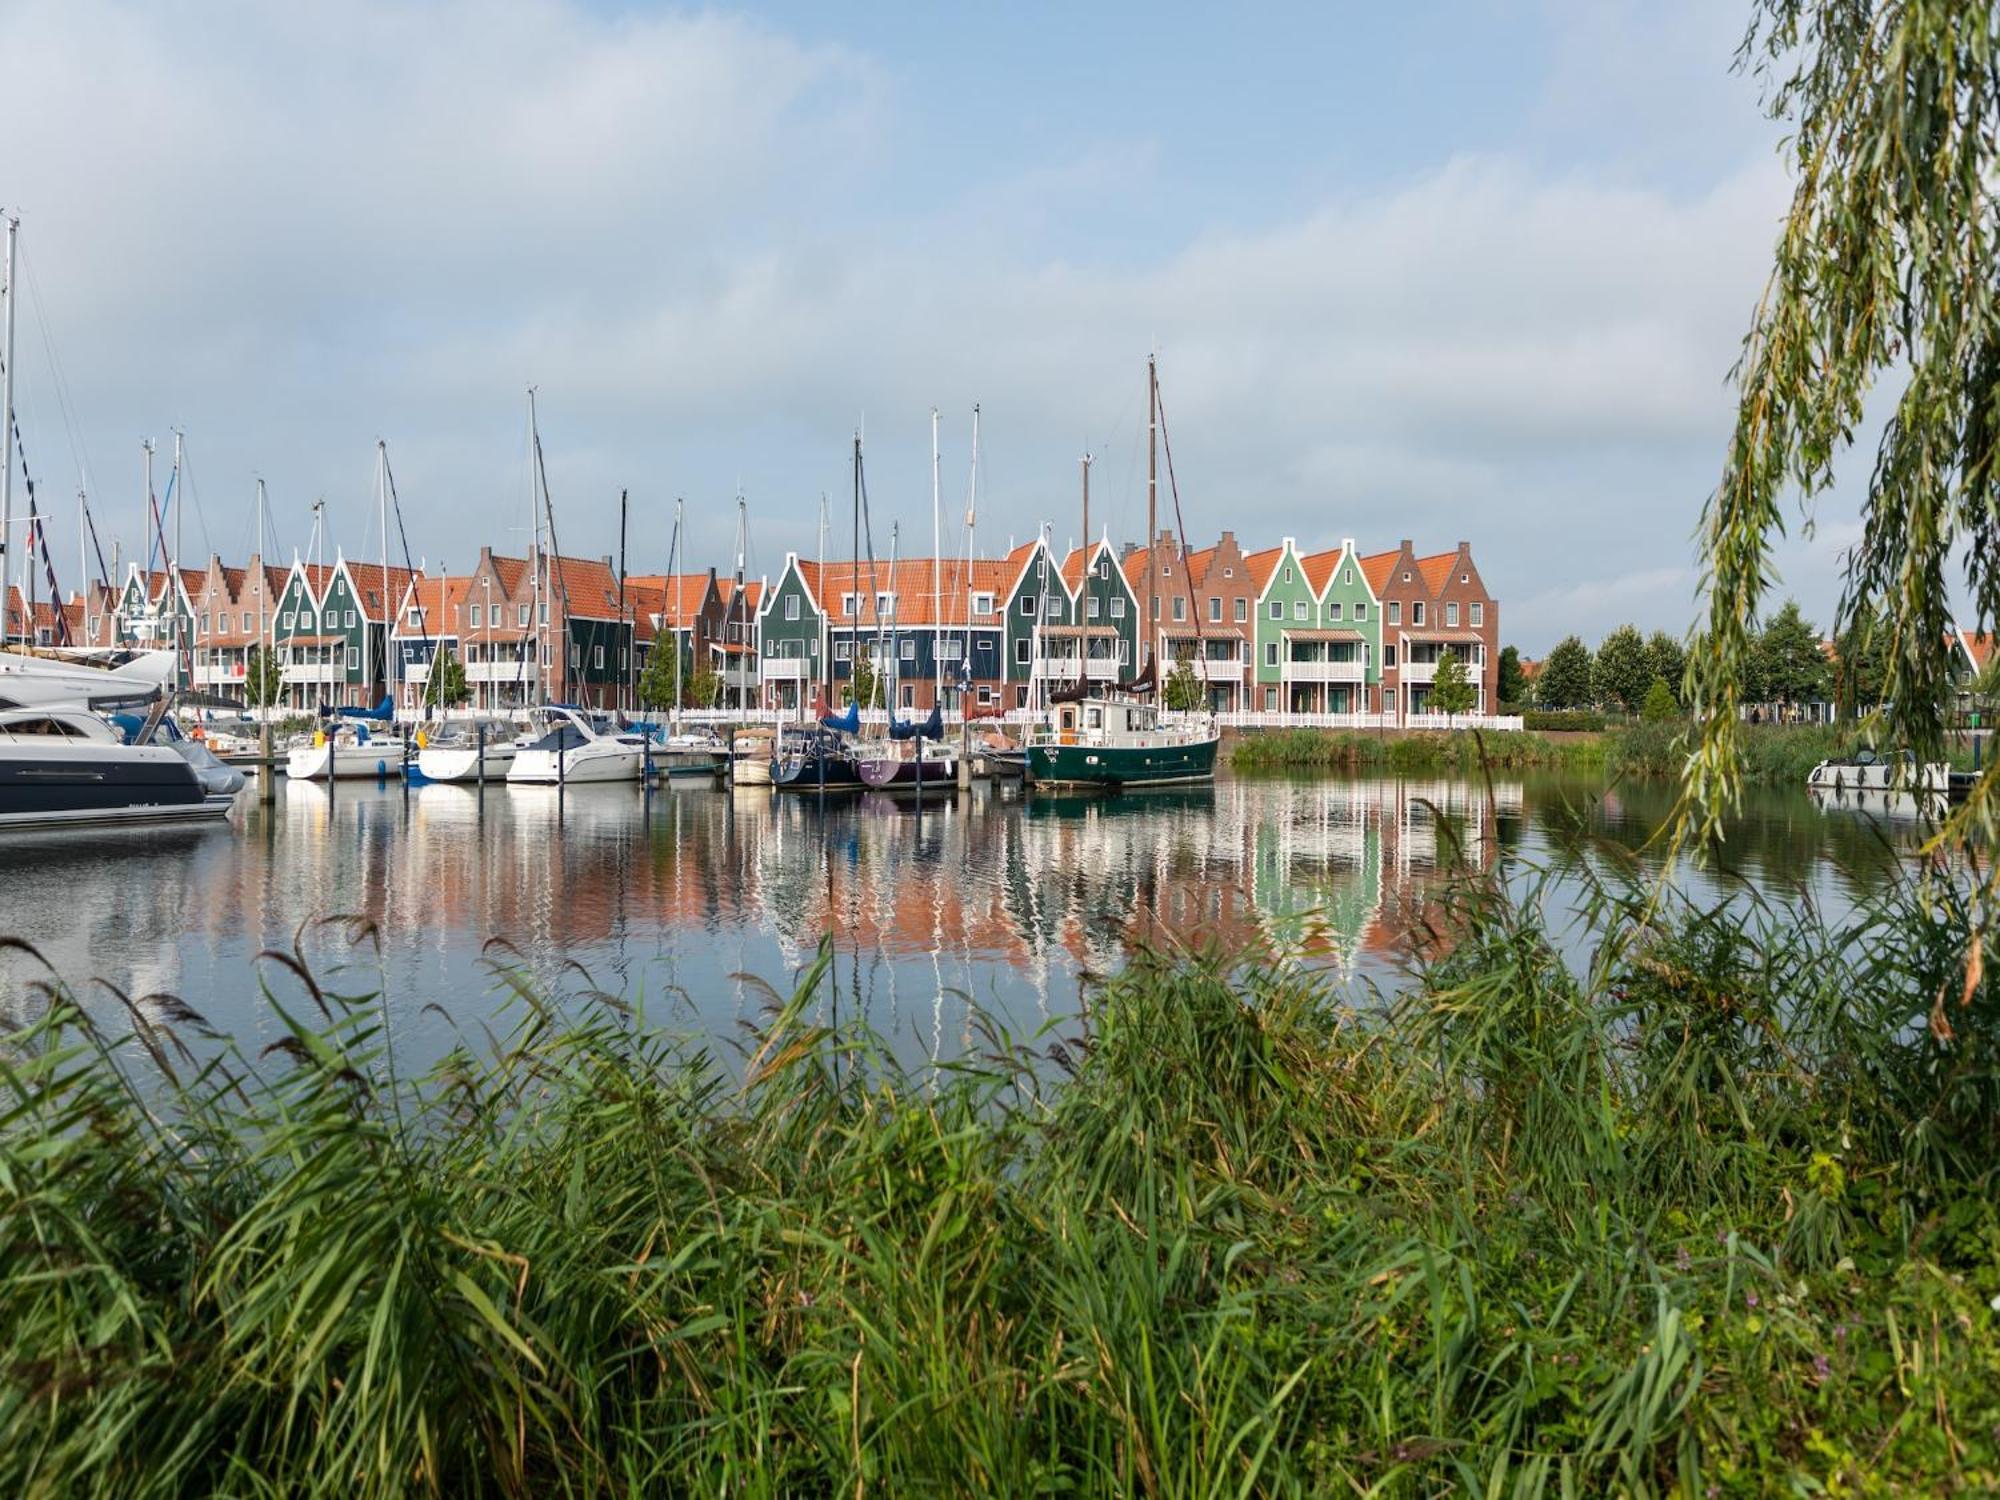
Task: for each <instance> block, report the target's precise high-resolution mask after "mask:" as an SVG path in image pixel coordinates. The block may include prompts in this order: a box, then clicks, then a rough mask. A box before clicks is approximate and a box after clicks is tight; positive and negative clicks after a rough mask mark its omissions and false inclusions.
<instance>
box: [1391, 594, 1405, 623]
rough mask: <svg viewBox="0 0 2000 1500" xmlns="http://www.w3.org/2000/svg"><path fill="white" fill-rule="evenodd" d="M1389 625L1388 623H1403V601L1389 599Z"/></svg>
mask: <svg viewBox="0 0 2000 1500" xmlns="http://www.w3.org/2000/svg"><path fill="white" fill-rule="evenodd" d="M1389 623H1390V624H1391V625H1400V624H1402V623H1403V601H1402V600H1400V599H1391V600H1390V601H1389Z"/></svg>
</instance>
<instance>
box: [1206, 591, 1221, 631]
mask: <svg viewBox="0 0 2000 1500" xmlns="http://www.w3.org/2000/svg"><path fill="white" fill-rule="evenodd" d="M1208 620H1209V623H1210V624H1211V625H1220V624H1221V623H1222V596H1221V595H1220V594H1210V595H1209V596H1208Z"/></svg>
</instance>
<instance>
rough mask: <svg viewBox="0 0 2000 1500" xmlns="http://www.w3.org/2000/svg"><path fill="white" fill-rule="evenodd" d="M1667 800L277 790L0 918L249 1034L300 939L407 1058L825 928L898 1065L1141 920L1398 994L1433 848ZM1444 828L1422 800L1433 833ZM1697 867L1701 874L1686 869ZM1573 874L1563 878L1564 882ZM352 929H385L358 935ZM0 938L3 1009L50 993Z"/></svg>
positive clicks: (1831, 821) (100, 969) (1860, 869)
mask: <svg viewBox="0 0 2000 1500" xmlns="http://www.w3.org/2000/svg"><path fill="white" fill-rule="evenodd" d="M1670 806H1671V791H1670V789H1668V788H1664V787H1624V788H1618V789H1615V790H1614V791H1612V792H1611V793H1609V794H1606V793H1604V792H1603V791H1602V789H1601V788H1600V786H1598V785H1597V784H1596V783H1592V782H1579V781H1575V780H1568V781H1565V780H1562V779H1557V778H1528V779H1521V778H1512V779H1502V780H1498V781H1496V782H1495V784H1494V786H1493V788H1492V795H1491V799H1490V801H1489V797H1488V792H1487V788H1486V787H1485V785H1484V783H1483V782H1469V781H1462V780H1456V779H1400V780H1399V779H1395V778H1376V779H1357V780H1313V781H1273V780H1261V779H1259V780H1235V779H1224V780H1222V781H1220V782H1218V783H1217V784H1216V785H1215V786H1214V787H1213V788H1209V789H1203V790H1200V791H1185V792H1175V793H1166V792H1161V793H1153V794H1146V795H1135V796H1128V797H1123V798H1115V799H1078V800H1067V799H1063V800H1051V799H1041V798H1034V799H1029V800H1027V801H1025V802H1024V801H1023V800H1022V799H1021V798H1020V797H1019V796H1018V795H1017V794H1015V793H1014V791H1013V790H1012V789H1007V790H1005V791H1002V790H999V789H996V788H993V787H989V786H982V787H979V788H977V789H976V791H975V793H974V795H972V796H971V797H970V798H969V799H968V800H967V801H965V802H963V803H959V802H957V801H953V802H952V803H950V804H949V805H947V806H943V807H939V806H936V805H932V806H930V807H928V808H927V809H926V810H925V812H924V813H923V815H922V816H921V817H919V816H917V814H916V813H915V812H914V811H913V810H911V809H910V808H909V807H907V806H904V807H898V806H895V805H894V804H892V803H889V802H888V801H886V800H883V799H878V798H875V797H873V796H869V797H863V798H857V797H852V796H849V797H846V798H844V799H829V801H828V802H827V803H826V804H824V805H823V806H822V805H821V804H820V803H819V802H818V801H817V800H816V799H813V798H811V797H790V796H774V795H773V794H771V793H770V792H768V791H766V790H762V789H758V790H752V789H744V790H740V791H736V792H727V791H721V790H717V789H714V788H711V787H709V786H707V785H706V784H703V785H700V786H674V787H671V788H666V789H662V790H661V791H659V792H657V793H656V794H654V795H653V796H652V797H651V798H647V797H645V796H644V795H643V794H641V793H640V792H639V791H638V790H637V789H636V788H632V787H618V786H597V787H578V788H573V789H571V790H569V791H568V792H567V793H566V794H560V795H559V794H558V793H557V792H556V791H555V790H554V789H541V788H532V789H531V788H516V787H506V786H495V787H492V788H490V789H488V790H487V791H486V792H485V794H484V795H483V796H482V795H481V794H480V793H478V792H477V791H475V790H471V789H467V788H462V787H455V786H425V787H418V788H412V789H410V790H409V791H407V792H406V791H405V790H404V789H403V788H402V787H401V786H400V785H389V786H384V787H376V786H367V785H360V784H342V785H341V786H340V787H339V788H337V789H336V790H335V791H334V792H333V793H332V794H331V795H329V793H328V791H327V789H326V788H325V787H324V786H323V785H302V784H295V783H289V782H286V783H282V784H281V785H280V787H279V792H278V800H277V803H276V805H275V807H272V808H265V807H263V806H261V805H260V804H259V803H258V802H257V801H256V800H255V791H254V789H253V790H252V791H250V792H247V793H246V794H245V796H244V798H243V800H242V803H241V804H240V806H239V808H238V810H237V812H236V813H235V814H234V815H233V816H232V819H231V821H230V823H229V824H228V825H227V826H218V827H212V828H208V829H201V830H196V829H175V830H161V831H155V832H141V833H135V832H130V831H127V832H120V833H105V834H80V833H69V834H62V835H50V836H45V837H37V838H10V839H7V840H4V841H0V892H4V905H3V906H0V934H11V935H14V936H18V937H21V938H24V939H26V940H28V941H30V942H32V943H34V944H35V945H36V946H37V947H38V948H39V949H40V950H41V952H42V953H43V954H44V955H45V956H46V957H47V959H48V960H49V962H50V963H51V964H52V965H53V966H54V967H55V969H56V970H57V971H58V972H59V973H60V974H61V975H62V976H63V978H64V980H65V981H66V982H68V983H69V984H70V985H71V987H72V988H73V989H74V990H77V991H78V992H79V993H80V995H81V997H82V998H83V1000H84V1001H85V1003H86V1004H87V1005H88V1006H89V1007H90V1008H91V1010H92V1011H93V1013H95V1014H97V1015H99V1016H100V1017H101V1018H103V1019H104V1020H105V1021H106V1023H107V1024H109V1025H111V1026H113V1027H116V1028H117V1029H118V1030H119V1031H121V1032H122V1031H123V1030H124V1029H125V1021H124V1017H123V1012H122V1008H121V1006H120V1004H119V1002H118V1001H117V1000H116V999H115V998H114V997H113V996H112V995H111V994H110V992H109V991H108V990H107V989H105V988H103V987H102V985H100V984H97V983H93V982H91V981H99V980H101V981H105V982H108V983H109V984H112V985H116V986H117V987H118V988H119V989H121V990H123V991H124V992H126V993H127V994H129V995H132V996H135V997H136V996H142V995H147V994H152V993H160V992H164V993H170V994H174V995H178V996H180V997H182V998H183V999H184V1000H186V1001H187V1002H189V1003H190V1004H192V1005H193V1006H194V1007H195V1008H196V1009H197V1010H199V1011H200V1012H201V1013H202V1014H203V1015H204V1016H205V1017H206V1018H207V1019H208V1021H209V1022H210V1023H211V1024H212V1025H214V1026H216V1027H217V1028H219V1029H222V1030H225V1031H227V1032H231V1033H233V1034H235V1035H236V1036H237V1037H238V1038H240V1039H241V1040H242V1041H244V1042H245V1043H246V1044H248V1045H250V1046H251V1047H252V1048H253V1049H255V1048H258V1047H261V1046H263V1045H265V1044H266V1043H268V1042H270V1041H273V1040H276V1039H277V1038H279V1037H281V1036H283V1035H284V1028H283V1024H282V1022H281V1020H280V1019H279V1017H278V1016H277V1015H276V1013H275V1012H274V1010H273V1007H272V1004H271V1001H270V1000H269V999H267V998H266V997H265V996H264V995H263V994H262V993H261V989H260V985H261V984H268V985H269V987H270V990H271V998H272V999H275V1000H276V1002H277V1003H278V1004H280V1005H283V1006H285V1007H287V1008H289V1009H291V1010H292V1011H293V1012H294V1013H295V1014H310V1003H309V1002H308V1001H307V1000H306V999H305V998H304V991H303V988H302V986H301V983H300V981H299V980H298V979H297V978H296V977H295V976H293V975H291V974H289V973H287V972H286V971H285V970H284V969H283V968H282V967H281V966H279V965H277V964H275V963H273V962H272V961H270V960H268V959H266V960H263V961H261V962H260V961H258V959H257V955H258V954H260V953H261V952H263V951H264V950H267V949H280V950H291V949H292V948H293V947H294V944H295V943H296V944H297V949H298V952H299V953H300V955H301V956H302V957H303V959H304V960H305V962H306V963H307V964H308V965H309V966H310V967H311V968H312V969H313V971H314V972H315V973H316V974H318V975H320V976H322V978H323V979H324V980H325V982H327V983H329V984H330V985H331V987H333V988H335V989H337V990H342V991H344V992H349V993H374V992H378V991H379V992H380V993H382V994H383V995H384V997H385V999H384V1002H383V1003H384V1007H385V1011H386V1014H387V1016H388V1019H389V1024H390V1027H391V1030H392V1033H393V1035H394V1037H395V1040H396V1044H397V1049H398V1055H399V1057H400V1058H403V1059H406V1060H408V1061H409V1062H410V1063H412V1064H415V1065H421V1064H422V1063H423V1062H425V1061H427V1060H429V1059H432V1058H435V1057H436V1056H437V1055H438V1054H439V1053H440V1052H442V1051H443V1050H444V1049H445V1048H446V1047H447V1046H449V1045H450V1044H451V1043H452V1042H453V1041H454V1040H455V1039H456V1038H458V1037H460V1036H466V1037H471V1038H473V1039H475V1040H477V1039H478V1038H479V1035H480V1031H479V1028H480V1026H481V1025H482V1023H484V1024H487V1025H491V1026H495V1027H498V1026H499V1025H500V1024H501V1022H500V1019H499V1014H500V1013H501V1012H502V1011H503V1010H504V1009H505V990H504V986H503V985H502V984H501V982H500V980H499V978H498V977H497V975H496V972H495V968H496V966H497V965H501V964H518V965H521V966H524V967H525V968H526V969H527V970H528V971H530V972H531V973H532V974H533V975H534V976H535V977H536V979H537V980H538V982H540V983H541V984H542V985H543V986H545V987H546V988H548V989H550V990H554V991H559V992H562V993H566V994H575V993H578V992H580V991H581V990H582V989H583V988H584V987H585V985H586V980H585V978H584V975H585V974H587V975H588V983H590V984H594V985H596V986H598V987H600V988H602V989H604V990H608V991H611V992H613V993H616V994H619V995H622V996H624V997H625V998H626V999H627V1000H629V1001H637V1002H641V1003H643V1004H644V1005H645V1006H646V1008H647V1010H648V1012H649V1014H651V1015H652V1016H654V1017H655V1018H658V1019H660V1020H661V1021H663V1022H665V1023H668V1024H672V1025H676V1026H682V1027H685V1028H690V1029H697V1030H700V1031H703V1032H706V1033H709V1034H711V1035H714V1036H717V1037H730V1036H734V1035H737V1034H740V1031H741V1027H742V1024H743V1023H746V1022H754V1021H756V1020H757V1019H758V1018H759V1017H760V1016H761V1015H762V1014H763V1013H764V1012H765V1011H766V1010H767V1008H768V1007H769V1005H770V1003H771V1000H772V996H773V992H774V991H775V992H788V990H789V987H790V985H791V982H792V980H793V978H794V976H795V975H796V974H797V973H798V971H799V970H800V968H801V967H802V966H803V965H805V964H807V963H809V962H810V961H811V960H812V959H813V957H814V956H815V954H816V952H817V950H818V946H819V942H820V938H821V935H822V934H823V933H825V932H827V931H828V930H831V931H832V932H833V934H834V942H835V951H836V961H835V966H834V980H835V983H834V984H833V985H831V986H829V987H828V989H827V990H826V992H825V994H824V997H823V999H822V1001H821V1004H822V1006H823V1007H825V1008H833V1007H839V1008H841V1009H842V1010H843V1011H844V1012H845V1014H846V1015H847V1016H850V1017H851V1016H852V1015H853V1014H854V1013H855V1011H856V1010H859V1011H860V1012H862V1013H865V1016H866V1018H867V1019H868V1020H869V1021H870V1022H871V1023H872V1024H873V1025H874V1026H875V1027H876V1028H877V1029H878V1030H879V1031H881V1032H882V1033H883V1034H884V1035H885V1036H887V1037H888V1038H889V1039H890V1041H891V1042H892V1044H893V1045H894V1047H895V1049H896V1050H897V1051H898V1053H900V1054H902V1055H903V1056H904V1057H905V1059H906V1060H910V1061H916V1060H920V1059H922V1058H926V1057H936V1056H949V1055H951V1054H952V1053H954V1052H957V1051H959V1050H961V1049H964V1048H966V1047H968V1046H973V1045H977V1044H978V1039H977V1037H976V1036H975V1034H974V1032H973V1029H972V1027H971V1025H970V1024H969V1023H970V1018H971V1015H972V1008H973V1007H974V1006H975V1005H976V1006H978V1007H981V1008H983V1009H985V1010H987V1011H989V1012H991V1013H992V1014H994V1015H996V1016H998V1017H999V1018H1001V1019H1002V1020H1003V1021H1004V1022H1005V1023H1006V1024H1007V1025H1008V1026H1009V1028H1010V1029H1012V1030H1013V1031H1015V1032H1016V1033H1017V1034H1020V1033H1023V1032H1026V1031H1029V1030H1032V1029H1033V1028H1035V1027H1037V1026H1038V1025H1040V1024H1042V1023H1043V1022H1044V1021H1046V1020H1048V1019H1050V1018H1051V1017H1067V1016H1072V1015H1074V1014H1075V1013H1076V1012H1077V1009H1078V999H1079V986H1080V982H1081V977H1082V976H1083V975H1085V974H1087V973H1090V972H1102V971H1105V970H1109V969H1112V968H1115V967H1116V966H1117V965H1118V964H1119V963H1120V962H1121V961H1122V959H1123V957H1124V955H1125V954H1126V953H1127V951H1128V950H1129V948H1130V945H1131V944H1133V943H1134V942H1136V941H1155V942H1161V941H1175V940H1181V939H1191V938H1194V937H1196V936H1197V935H1198V936H1200V937H1202V938H1214V939H1219V940H1221V941H1223V942H1226V943H1232V944H1242V945H1248V944H1252V943H1262V944H1266V945H1270V946H1274V947H1277V948H1280V949H1282V950H1284V951H1287V952H1292V953H1297V954H1300V955H1302V956H1304V957H1305V958H1306V959H1308V960H1309V961H1310V962H1313V963H1316V964H1320V965H1324V966H1326V967H1327V968H1329V969H1330V970H1331V971H1333V972H1334V973H1336V974H1337V975H1339V976H1341V977H1342V978H1343V979H1348V980H1352V981H1353V982H1354V983H1356V984H1357V986H1360V985H1365V984H1366V983H1368V982H1369V981H1376V982H1382V983H1392V982H1393V981H1394V978H1395V976H1396V974H1397V972H1398V965H1399V962H1400V960H1401V959H1402V957H1403V955H1404V953H1405V952H1406V950H1407V946H1408V941H1409V933H1410V932H1411V930H1412V928H1413V926H1415V925H1419V924H1421V922H1422V921H1423V920H1424V918H1425V915H1426V913H1427V912H1429V911H1432V910H1434V906H1435V902H1436V900H1437V898H1438V896H1439V894H1440V890H1441V882H1442V881H1444V880H1446V879H1449V878H1451V870H1450V857H1449V855H1450V846H1451V844H1452V842H1453V840H1454V839H1456V840H1458V841H1460V842H1462V844H1463V846H1464V847H1465V849H1466V850H1467V852H1468V856H1469V857H1470V858H1472V859H1474V860H1477V861H1479V862H1481V863H1482V864H1483V863H1486V862H1490V861H1491V860H1493V859H1494V858H1496V857H1498V856H1499V855H1500V854H1501V853H1502V852H1507V853H1510V854H1514V855H1519V856H1522V857H1525V858H1527V859H1529V860H1537V861H1542V860H1546V859H1547V858H1548V857H1549V856H1550V855H1551V853H1552V851H1553V850H1554V849H1555V848H1556V847H1557V844H1558V842H1560V838H1561V832H1560V831H1561V830H1562V829H1563V828H1564V827H1565V826H1567V825H1568V824H1569V823H1570V821H1571V817H1572V814H1571V811H1570V810H1571V809H1583V810H1584V816H1585V819H1586V826H1587V828H1588V829H1589V830H1590V831H1591V832H1592V834H1593V836H1594V837H1595V838H1596V839H1597V840H1598V841H1599V843H1600V846H1601V847H1602V848H1604V849H1608V850H1613V851H1617V850H1634V851H1640V852H1639V855H1638V857H1639V859H1640V862H1641V863H1642V864H1644V863H1646V862H1648V861H1652V860H1654V859H1655V858H1656V856H1655V855H1653V854H1652V853H1651V852H1649V851H1647V849H1646V846H1647V841H1648V840H1649V839H1650V838H1651V837H1652V835H1653V834H1654V832H1655V831H1656V830H1657V828H1658V827H1659V825H1660V823H1661V820H1662V819H1663V818H1664V817H1666V815H1667V813H1668V811H1669V809H1670ZM1441 819H1442V822H1441ZM1912 837H1913V830H1912V829H1909V828H1907V827H1906V828H1901V829H1899V828H1897V827H1894V826H1891V827H1890V828H1888V829H1887V830H1886V832H1878V831H1877V829H1876V828H1875V826H1874V825H1873V824H1871V823H1869V822H1867V821H1864V820H1862V819H1859V818H1857V817H1854V816H1852V815H1842V814H1838V813H1829V812H1825V811H1822V810H1820V809H1819V808H1817V807H1815V806H1814V805H1813V804H1812V803H1811V802H1810V801H1809V800H1808V799H1807V798H1806V796H1805V795H1804V794H1803V793H1791V792H1785V793H1778V792H1764V793H1761V794H1755V795H1753V796H1752V797H1751V798H1750V800H1749V803H1748V806H1747V808H1746V810H1745V813H1744V816H1743V817H1742V818H1741V819H1740V820H1739V821H1738V822H1737V824H1736V825H1735V827H1734V829H1733V830H1732V835H1731V839H1730V846H1731V851H1732V852H1731V861H1732V864H1733V865H1734V867H1735V875H1736V876H1737V877H1739V878H1741V879H1742V880H1745V881H1747V882H1749V883H1750V884H1752V885H1756V886H1760V887H1764V888H1771V889H1779V888H1782V889H1793V888H1803V889H1807V890H1809V891H1811V892H1812V894H1813V895H1814V897H1815V899H1817V900H1818V901H1820V902H1821V903H1822V904H1823V905H1824V906H1825V907H1827V908H1828V909H1831V910H1835V911H1837V910H1839V909H1840V908H1841V907H1843V906H1844V905H1847V904H1849V903H1851V902H1852V901H1853V899H1854V898H1855V896H1856V894H1857V893H1858V892H1859V891H1860V890H1861V889H1862V888H1863V887H1865V886H1866V885H1868V884H1869V883H1871V882H1873V881H1876V880H1880V879H1882V878H1883V877H1884V876H1885V874H1886V873H1887V872H1889V871H1890V870H1891V869H1893V867H1894V865H1895V863H1896V859H1897V853H1896V847H1897V846H1898V845H1907V844H1908V843H1909V842H1910V841H1911V839H1912ZM1703 879H1704V882H1705V883H1712V878H1711V877H1703ZM1565 889H1567V887H1566V886H1565V885H1564V884H1562V883H1560V882H1559V884H1558V886H1557V892H1558V897H1559V898H1560V896H1561V894H1562V892H1563V891H1564V890H1565ZM335 917H352V918H356V919H361V920H362V921H365V923H366V924H368V925H369V926H370V927H371V928H372V931H373V932H374V933H375V934H377V935H378V936H379V943H380V948H379V954H378V951H377V948H376V947H375V946H374V943H373V942H372V941H371V940H368V939H365V938H364V939H362V940H360V941H359V942H357V941H356V936H357V933H358V932H359V931H360V930H361V923H360V922H330V921H328V920H326V919H329V918H335ZM37 972H38V971H37V970H36V969H35V968H34V966H31V965H30V964H28V963H27V962H26V961H25V960H24V959H21V958H20V957H18V956H6V955H0V1017H4V1018H6V1019H8V1020H10V1021H12V1022H14V1023H16V1024H18V1022H19V1021H20V1020H21V1019H22V1018H24V1017H25V1016H27V1015H30V1014H32V1013H33V1012H34V1010H35V1009H36V1007H37V1006H38V1005H39V1004H40V1003H41V1002H40V1000H39V999H38V997H37V995H36V994H35V993H34V991H33V989H32V988H31V985H30V980H31V979H32V978H33V977H34V975H35V974H36V973H37Z"/></svg>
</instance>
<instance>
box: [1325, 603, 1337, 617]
mask: <svg viewBox="0 0 2000 1500" xmlns="http://www.w3.org/2000/svg"><path fill="white" fill-rule="evenodd" d="M1326 617H1327V618H1328V619H1329V620H1338V619H1339V618H1340V601H1339V600H1338V599H1336V600H1334V601H1333V603H1331V604H1329V605H1328V606H1327V607H1326Z"/></svg>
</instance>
